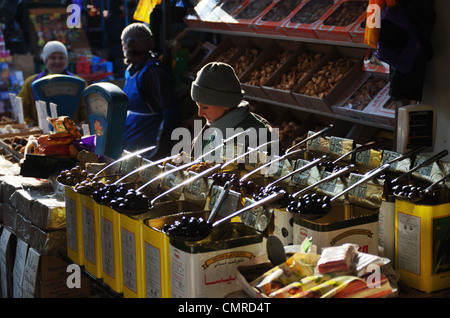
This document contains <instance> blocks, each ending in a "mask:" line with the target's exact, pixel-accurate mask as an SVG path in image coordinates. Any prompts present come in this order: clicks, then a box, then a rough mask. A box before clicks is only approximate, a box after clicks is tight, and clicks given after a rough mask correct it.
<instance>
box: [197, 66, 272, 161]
mask: <svg viewBox="0 0 450 318" xmlns="http://www.w3.org/2000/svg"><path fill="white" fill-rule="evenodd" d="M191 97H192V99H193V100H194V101H195V102H196V104H197V107H198V116H200V117H204V118H205V119H206V125H205V126H204V127H203V129H202V131H201V133H200V134H199V135H198V136H197V137H196V138H195V139H194V141H193V149H192V155H193V156H194V157H198V156H200V155H201V154H204V153H206V152H208V151H209V150H211V149H213V148H215V147H216V146H218V145H220V143H221V142H222V141H223V139H226V138H228V137H231V136H232V135H234V134H231V135H230V133H229V132H228V133H227V128H233V129H234V130H236V133H237V132H238V128H241V129H242V131H244V130H247V129H250V130H251V131H250V133H249V134H248V138H246V139H245V142H244V144H245V146H246V147H248V146H256V145H259V144H260V143H264V142H267V141H270V140H271V138H270V137H271V136H270V132H271V130H272V129H271V127H270V124H269V123H268V122H267V120H265V119H264V118H262V117H261V116H259V115H257V114H255V113H253V112H251V111H250V106H249V103H248V102H247V101H245V100H243V98H244V91H243V90H242V89H241V83H240V81H239V79H238V78H237V76H236V73H235V71H234V69H233V67H232V66H230V65H229V64H226V63H222V62H210V63H208V64H206V65H205V66H203V67H202V69H201V70H200V71H199V72H198V73H197V77H196V79H195V81H194V82H193V83H192V87H191ZM208 128H211V129H208ZM251 128H254V129H251ZM219 132H220V133H219ZM261 133H265V134H266V136H265V138H261ZM217 135H219V136H221V137H222V139H220V140H218V139H217V138H216V136H217ZM236 140H237V142H238V143H239V142H240V140H242V139H239V138H237V139H236ZM200 143H201V144H200ZM199 149H201V150H202V151H201V153H199Z"/></svg>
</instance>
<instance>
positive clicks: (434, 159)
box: [391, 150, 448, 184]
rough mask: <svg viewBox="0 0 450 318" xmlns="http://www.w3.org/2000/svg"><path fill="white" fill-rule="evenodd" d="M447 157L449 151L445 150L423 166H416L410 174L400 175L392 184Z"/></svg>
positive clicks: (422, 164) (429, 159) (426, 161)
mask: <svg viewBox="0 0 450 318" xmlns="http://www.w3.org/2000/svg"><path fill="white" fill-rule="evenodd" d="M446 155H448V150H443V151H441V152H439V153H437V154H435V155H434V156H432V157H430V158H428V159H427V160H425V161H424V162H422V163H421V164H419V165H417V166H415V167H414V168H412V169H410V170H409V171H408V172H405V173H404V174H402V175H400V176H399V177H397V178H395V179H394V180H392V181H391V183H392V184H395V183H398V181H399V180H400V179H403V178H406V177H408V176H410V175H411V174H412V173H413V172H414V171H417V170H419V169H420V168H423V167H425V166H428V165H430V164H432V163H434V162H436V161H438V160H439V159H441V158H442V157H445V156H446Z"/></svg>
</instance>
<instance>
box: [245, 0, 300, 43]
mask: <svg viewBox="0 0 450 318" xmlns="http://www.w3.org/2000/svg"><path fill="white" fill-rule="evenodd" d="M302 1H303V0H293V1H280V0H276V1H274V2H273V3H272V4H271V5H270V6H269V7H268V8H267V9H266V10H265V11H264V13H263V14H262V15H261V16H260V17H259V18H258V19H256V20H255V21H253V23H252V24H253V27H254V29H255V31H256V33H258V34H271V35H278V36H279V35H284V34H285V33H284V32H283V29H282V27H281V26H282V25H283V23H284V22H285V21H286V20H288V19H289V18H290V17H291V16H292V13H293V12H294V11H295V9H296V8H297V7H298V6H299V5H300V4H301V3H302Z"/></svg>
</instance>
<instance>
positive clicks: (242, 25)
mask: <svg viewBox="0 0 450 318" xmlns="http://www.w3.org/2000/svg"><path fill="white" fill-rule="evenodd" d="M272 2H273V1H272V0H250V1H248V2H247V3H246V5H244V6H242V8H241V9H240V10H239V11H238V12H237V14H236V15H235V16H234V21H233V22H231V23H229V24H228V26H229V28H230V29H231V30H232V31H244V32H249V31H250V32H253V25H252V22H253V21H255V20H257V19H258V17H259V16H261V15H262V14H264V13H265V11H266V10H267V9H268V8H269V7H270V6H271V5H272Z"/></svg>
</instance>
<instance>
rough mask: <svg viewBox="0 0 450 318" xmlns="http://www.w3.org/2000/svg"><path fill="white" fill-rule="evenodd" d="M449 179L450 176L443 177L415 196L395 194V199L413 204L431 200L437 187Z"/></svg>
mask: <svg viewBox="0 0 450 318" xmlns="http://www.w3.org/2000/svg"><path fill="white" fill-rule="evenodd" d="M449 178H450V174H448V175H446V176H444V177H442V178H441V179H439V180H437V181H435V182H433V183H432V184H430V185H429V186H428V187H426V188H425V189H423V190H419V191H418V192H417V193H416V195H413V196H402V195H398V194H395V193H394V195H395V197H396V198H398V199H404V200H407V201H409V202H412V203H416V202H419V201H421V200H424V199H429V198H431V197H432V195H433V193H434V190H435V189H436V187H437V186H438V185H439V184H440V183H441V182H443V181H445V180H447V179H449Z"/></svg>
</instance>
